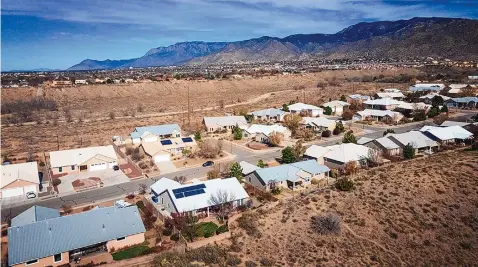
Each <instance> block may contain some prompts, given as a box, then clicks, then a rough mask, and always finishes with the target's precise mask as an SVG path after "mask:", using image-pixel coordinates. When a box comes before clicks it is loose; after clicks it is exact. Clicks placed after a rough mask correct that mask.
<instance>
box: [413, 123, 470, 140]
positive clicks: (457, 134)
mask: <svg viewBox="0 0 478 267" xmlns="http://www.w3.org/2000/svg"><path fill="white" fill-rule="evenodd" d="M420 132H422V133H423V134H424V135H426V136H428V137H429V138H430V139H432V140H434V141H437V142H439V143H440V144H453V143H456V142H457V141H458V142H463V141H465V140H468V139H471V138H472V137H473V134H472V133H470V132H469V131H467V130H465V129H463V127H461V126H449V127H434V126H424V127H422V128H421V129H420Z"/></svg>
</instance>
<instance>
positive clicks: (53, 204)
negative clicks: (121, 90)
mask: <svg viewBox="0 0 478 267" xmlns="http://www.w3.org/2000/svg"><path fill="white" fill-rule="evenodd" d="M355 126H360V127H363V129H364V132H365V134H363V135H361V136H364V137H369V138H378V137H381V136H382V135H383V132H384V130H385V129H384V128H380V127H373V126H367V125H355ZM422 126H423V124H419V125H417V124H412V125H405V126H401V127H396V128H394V130H395V132H396V133H403V132H407V131H410V130H414V129H419V128H421V127H422ZM337 143H341V139H340V138H337V137H336V138H334V140H331V141H328V142H320V143H318V144H320V145H321V146H328V145H334V144H337ZM308 146H310V144H309V145H308ZM224 150H226V151H227V152H229V153H232V154H235V155H236V158H235V161H238V162H239V161H243V160H244V161H247V162H249V163H252V164H257V162H258V161H259V160H260V159H262V160H264V161H266V162H267V161H272V160H274V159H275V158H279V157H281V149H274V150H272V151H267V152H252V151H251V150H249V149H246V148H241V147H239V146H235V145H232V144H231V143H229V142H225V143H224ZM211 169H212V167H208V168H203V167H196V168H188V169H183V170H178V171H177V172H173V173H168V174H165V175H161V176H159V177H152V178H145V179H141V180H135V181H130V182H126V183H122V184H118V185H115V186H109V187H103V188H98V189H95V190H91V191H86V192H81V193H76V194H71V195H67V196H59V197H54V198H51V199H44V200H38V199H35V200H29V201H27V202H22V203H4V202H2V209H1V216H2V221H3V220H4V218H5V216H6V215H7V214H10V215H11V216H13V217H14V216H16V215H18V214H19V213H21V212H23V211H24V210H26V209H28V208H30V207H31V206H33V205H41V206H45V207H50V208H56V209H59V208H61V207H62V205H65V204H67V205H88V204H95V203H98V202H103V201H105V200H113V199H119V198H122V197H123V196H124V195H125V194H127V193H130V192H134V191H138V189H139V185H140V184H146V185H148V186H149V185H151V184H153V183H154V182H155V181H156V180H157V179H159V178H161V177H168V178H173V177H175V176H181V175H183V176H186V177H187V178H188V179H193V178H199V177H205V176H206V175H207V172H208V171H210V170H211Z"/></svg>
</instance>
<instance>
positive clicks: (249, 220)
mask: <svg viewBox="0 0 478 267" xmlns="http://www.w3.org/2000/svg"><path fill="white" fill-rule="evenodd" d="M257 220H258V218H257V214H255V213H253V212H245V213H243V214H242V216H241V217H240V218H239V219H237V223H238V225H239V227H240V228H242V229H244V230H245V231H246V234H248V235H251V236H260V235H261V232H260V231H259V229H258V222H257Z"/></svg>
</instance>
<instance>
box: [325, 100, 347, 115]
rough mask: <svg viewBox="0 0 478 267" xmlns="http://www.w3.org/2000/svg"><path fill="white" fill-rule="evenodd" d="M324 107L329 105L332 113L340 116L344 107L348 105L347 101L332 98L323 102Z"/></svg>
mask: <svg viewBox="0 0 478 267" xmlns="http://www.w3.org/2000/svg"><path fill="white" fill-rule="evenodd" d="M322 106H324V107H329V108H331V109H332V114H334V115H337V116H341V115H342V114H343V113H344V110H345V109H346V107H348V106H350V104H349V103H347V102H344V101H339V100H334V101H330V102H327V103H325V104H323V105H322Z"/></svg>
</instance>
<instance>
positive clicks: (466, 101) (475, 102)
mask: <svg viewBox="0 0 478 267" xmlns="http://www.w3.org/2000/svg"><path fill="white" fill-rule="evenodd" d="M445 103H446V104H447V105H448V107H456V108H470V109H476V108H478V97H474V96H467V97H458V98H451V99H448V100H447V101H445Z"/></svg>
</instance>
